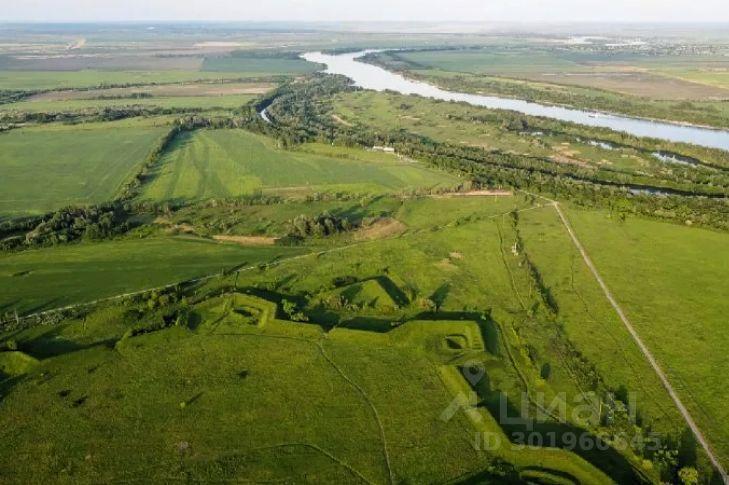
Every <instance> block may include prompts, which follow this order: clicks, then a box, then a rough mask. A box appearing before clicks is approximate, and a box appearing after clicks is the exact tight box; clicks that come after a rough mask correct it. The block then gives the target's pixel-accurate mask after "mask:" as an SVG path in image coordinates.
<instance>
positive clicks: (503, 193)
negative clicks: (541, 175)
mask: <svg viewBox="0 0 729 485" xmlns="http://www.w3.org/2000/svg"><path fill="white" fill-rule="evenodd" d="M513 195H514V192H512V191H511V190H501V189H481V190H469V191H468V192H448V193H446V194H438V195H434V196H433V198H435V199H447V198H450V197H511V196H513Z"/></svg>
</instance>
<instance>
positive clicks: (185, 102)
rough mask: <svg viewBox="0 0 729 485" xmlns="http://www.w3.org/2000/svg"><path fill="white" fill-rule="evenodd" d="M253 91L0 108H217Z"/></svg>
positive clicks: (243, 99) (241, 101)
mask: <svg viewBox="0 0 729 485" xmlns="http://www.w3.org/2000/svg"><path fill="white" fill-rule="evenodd" d="M256 97H257V96H256V95H255V94H233V95H223V96H175V97H153V98H140V99H73V100H58V101H21V102H18V103H8V104H3V105H0V112H3V111H14V112H19V111H22V112H29V113H58V112H64V111H81V110H84V109H88V108H105V107H116V108H123V107H127V106H146V107H160V108H175V109H190V110H196V109H202V110H212V109H217V108H223V109H236V108H240V107H241V106H243V105H245V104H247V103H248V102H250V101H251V100H253V99H255V98H256Z"/></svg>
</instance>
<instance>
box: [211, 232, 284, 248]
mask: <svg viewBox="0 0 729 485" xmlns="http://www.w3.org/2000/svg"><path fill="white" fill-rule="evenodd" d="M213 239H215V240H216V241H221V242H233V243H236V244H240V245H241V246H273V245H274V244H276V242H277V241H278V238H275V237H266V236H228V235H223V234H218V235H216V236H213Z"/></svg>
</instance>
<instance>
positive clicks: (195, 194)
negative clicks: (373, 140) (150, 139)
mask: <svg viewBox="0 0 729 485" xmlns="http://www.w3.org/2000/svg"><path fill="white" fill-rule="evenodd" d="M312 150H313V149H312ZM456 184H457V179H455V178H454V177H453V176H451V175H448V174H445V173H442V172H437V171H433V170H429V169H426V168H424V167H422V166H421V165H418V164H414V163H409V162H405V161H401V160H399V159H397V158H396V157H395V156H394V155H389V154H380V155H379V156H373V155H372V154H370V153H367V152H361V151H357V150H353V151H350V158H343V157H342V158H334V157H332V156H325V155H319V154H316V153H310V152H307V151H306V149H304V150H302V151H286V150H281V149H278V148H276V147H275V142H274V141H273V140H271V139H268V138H265V137H262V136H259V135H254V134H252V133H249V132H245V131H242V130H214V131H198V132H194V133H192V134H190V133H185V134H183V135H181V136H180V137H179V138H178V139H177V140H176V141H175V144H174V145H173V146H172V147H171V149H170V150H169V151H168V153H167V155H166V156H164V157H163V159H162V161H161V163H160V168H159V171H158V173H157V174H156V177H155V178H154V179H153V180H152V181H151V182H150V183H149V184H148V185H147V186H146V188H145V190H144V193H143V194H142V198H145V199H152V200H171V199H207V198H215V197H220V198H224V197H233V196H239V195H244V194H252V193H254V192H257V191H261V190H263V191H273V192H286V193H311V192H317V191H318V192H335V191H347V192H359V193H382V192H396V191H399V190H402V189H406V188H431V187H441V186H451V185H456Z"/></svg>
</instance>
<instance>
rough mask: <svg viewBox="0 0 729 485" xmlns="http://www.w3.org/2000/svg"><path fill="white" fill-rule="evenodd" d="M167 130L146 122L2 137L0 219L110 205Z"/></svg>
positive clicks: (48, 128)
mask: <svg viewBox="0 0 729 485" xmlns="http://www.w3.org/2000/svg"><path fill="white" fill-rule="evenodd" d="M157 123H159V126H157ZM168 130H169V128H168V127H166V126H164V122H162V121H155V120H152V119H150V120H144V121H131V122H130V121H123V122H117V123H91V124H84V125H80V126H65V125H59V126H54V125H46V126H39V127H33V128H27V129H19V130H13V131H11V132H8V133H3V134H0V171H2V177H0V214H3V215H12V214H34V213H42V212H48V211H52V210H54V209H59V208H62V207H65V206H68V205H86V204H93V203H99V202H104V201H108V200H110V199H112V198H113V197H114V196H115V195H116V194H117V192H118V191H119V189H120V188H121V186H122V185H123V184H124V182H126V181H127V180H129V179H130V178H131V177H132V175H134V173H135V172H136V170H137V169H138V167H139V166H140V164H141V163H142V162H143V161H144V159H145V158H146V156H147V154H148V153H149V151H150V150H151V148H152V146H153V145H154V144H155V142H157V140H159V139H160V138H161V136H162V135H164V134H165V133H166V132H167V131H168Z"/></svg>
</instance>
